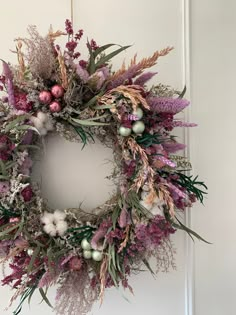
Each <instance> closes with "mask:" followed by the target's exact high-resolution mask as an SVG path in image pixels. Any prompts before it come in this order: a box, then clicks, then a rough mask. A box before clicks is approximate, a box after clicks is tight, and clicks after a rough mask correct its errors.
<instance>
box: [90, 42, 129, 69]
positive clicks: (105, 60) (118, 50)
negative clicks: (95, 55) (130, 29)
mask: <svg viewBox="0 0 236 315" xmlns="http://www.w3.org/2000/svg"><path fill="white" fill-rule="evenodd" d="M129 47H130V45H129V46H123V47H121V48H119V49H117V50H115V51H113V52H111V53H110V54H108V55H106V56H104V57H102V58H101V59H99V60H98V62H97V63H96V64H95V66H96V68H99V67H101V66H102V65H103V64H105V63H107V62H108V61H109V60H110V59H112V58H113V57H115V56H116V55H118V54H119V53H121V52H122V51H123V50H125V49H127V48H129Z"/></svg>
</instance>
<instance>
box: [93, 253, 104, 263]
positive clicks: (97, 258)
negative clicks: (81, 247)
mask: <svg viewBox="0 0 236 315" xmlns="http://www.w3.org/2000/svg"><path fill="white" fill-rule="evenodd" d="M92 258H93V260H95V261H101V260H102V258H103V253H102V252H99V251H98V250H94V251H93V253H92Z"/></svg>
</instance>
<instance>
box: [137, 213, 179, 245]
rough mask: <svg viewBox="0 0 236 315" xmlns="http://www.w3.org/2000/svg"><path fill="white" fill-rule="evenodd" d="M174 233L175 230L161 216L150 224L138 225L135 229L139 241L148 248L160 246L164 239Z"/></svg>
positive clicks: (156, 217)
mask: <svg viewBox="0 0 236 315" xmlns="http://www.w3.org/2000/svg"><path fill="white" fill-rule="evenodd" d="M173 233H175V229H174V228H173V227H172V226H171V225H170V223H169V222H167V221H166V219H165V218H164V217H162V216H160V215H157V216H155V217H154V218H153V219H152V220H151V221H150V222H149V223H148V224H139V225H137V226H136V229H135V234H136V238H137V241H138V242H140V243H141V244H143V246H144V247H146V248H147V247H153V246H158V245H160V244H161V242H162V240H163V239H164V238H167V237H169V236H170V234H173ZM138 242H137V243H138Z"/></svg>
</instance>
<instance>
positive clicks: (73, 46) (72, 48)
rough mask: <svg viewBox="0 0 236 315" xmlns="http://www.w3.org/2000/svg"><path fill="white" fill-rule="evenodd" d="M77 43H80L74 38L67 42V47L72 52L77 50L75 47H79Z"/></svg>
mask: <svg viewBox="0 0 236 315" xmlns="http://www.w3.org/2000/svg"><path fill="white" fill-rule="evenodd" d="M77 45H78V44H77V43H76V42H75V41H74V40H72V41H70V42H68V43H66V48H67V49H68V50H69V51H70V52H74V50H75V48H76V47H77Z"/></svg>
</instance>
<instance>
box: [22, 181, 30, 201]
mask: <svg viewBox="0 0 236 315" xmlns="http://www.w3.org/2000/svg"><path fill="white" fill-rule="evenodd" d="M21 196H22V197H23V199H24V201H25V202H29V201H30V200H31V199H32V197H33V190H32V188H31V186H30V185H29V186H27V187H25V188H24V189H23V190H22V191H21Z"/></svg>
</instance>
